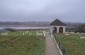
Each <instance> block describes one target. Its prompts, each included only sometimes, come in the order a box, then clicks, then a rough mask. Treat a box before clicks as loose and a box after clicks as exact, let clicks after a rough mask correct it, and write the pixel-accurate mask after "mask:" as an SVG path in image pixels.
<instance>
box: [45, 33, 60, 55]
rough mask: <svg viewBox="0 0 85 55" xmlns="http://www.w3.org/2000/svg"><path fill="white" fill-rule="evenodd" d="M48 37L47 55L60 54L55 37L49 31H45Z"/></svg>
mask: <svg viewBox="0 0 85 55" xmlns="http://www.w3.org/2000/svg"><path fill="white" fill-rule="evenodd" d="M45 37H46V55H60V54H59V50H58V48H57V47H56V44H55V41H54V39H53V38H52V37H51V35H50V33H49V32H46V33H45Z"/></svg>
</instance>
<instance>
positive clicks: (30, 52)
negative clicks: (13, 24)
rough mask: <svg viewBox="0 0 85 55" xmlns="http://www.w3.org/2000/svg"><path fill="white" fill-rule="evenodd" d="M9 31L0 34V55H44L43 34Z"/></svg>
mask: <svg viewBox="0 0 85 55" xmlns="http://www.w3.org/2000/svg"><path fill="white" fill-rule="evenodd" d="M24 32H25V31H21V32H9V33H8V35H0V55H45V38H44V37H43V35H39V36H37V35H36V31H30V33H32V34H31V35H29V33H25V35H23V34H22V33H24Z"/></svg>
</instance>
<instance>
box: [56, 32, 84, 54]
mask: <svg viewBox="0 0 85 55" xmlns="http://www.w3.org/2000/svg"><path fill="white" fill-rule="evenodd" d="M80 37H85V34H80V35H78V34H70V35H62V34H57V35H56V37H55V38H56V40H58V41H59V42H60V43H61V46H62V47H63V48H64V49H65V51H66V52H65V55H85V38H80Z"/></svg>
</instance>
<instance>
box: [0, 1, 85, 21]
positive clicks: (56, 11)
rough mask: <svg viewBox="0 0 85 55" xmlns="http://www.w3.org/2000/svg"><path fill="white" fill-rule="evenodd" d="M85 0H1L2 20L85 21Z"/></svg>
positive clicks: (0, 11) (0, 14) (0, 19)
mask: <svg viewBox="0 0 85 55" xmlns="http://www.w3.org/2000/svg"><path fill="white" fill-rule="evenodd" d="M84 14H85V0H0V21H35V20H36V21H52V20H54V19H56V18H58V19H60V20H62V21H66V22H85V21H84V20H85V18H84V17H85V15H84Z"/></svg>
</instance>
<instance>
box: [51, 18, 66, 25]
mask: <svg viewBox="0 0 85 55" xmlns="http://www.w3.org/2000/svg"><path fill="white" fill-rule="evenodd" d="M50 25H54V26H66V24H65V23H63V22H62V21H60V20H58V19H56V20H54V21H53V22H52V23H51V24H50Z"/></svg>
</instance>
